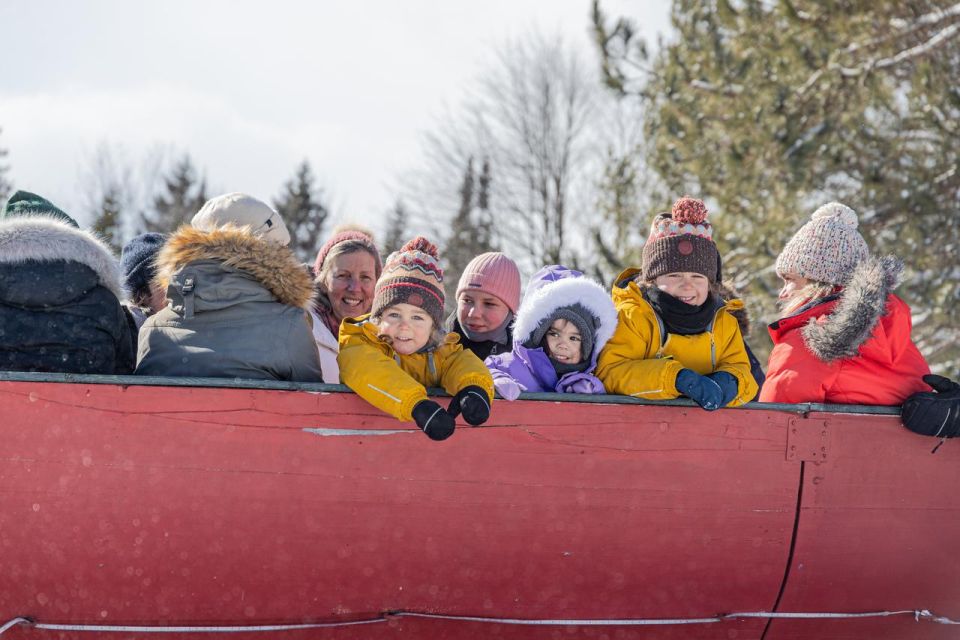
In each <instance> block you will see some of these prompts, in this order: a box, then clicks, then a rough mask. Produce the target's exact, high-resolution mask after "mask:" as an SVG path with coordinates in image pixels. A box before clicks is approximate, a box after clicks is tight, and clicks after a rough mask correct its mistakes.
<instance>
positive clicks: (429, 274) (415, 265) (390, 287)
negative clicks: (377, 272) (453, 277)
mask: <svg viewBox="0 0 960 640" xmlns="http://www.w3.org/2000/svg"><path fill="white" fill-rule="evenodd" d="M403 302H405V303H407V304H412V305H413V306H415V307H420V308H421V309H423V310H424V311H426V312H427V313H428V314H429V315H430V317H431V318H432V319H433V326H434V328H437V327H440V326H441V325H442V324H443V269H441V268H440V254H439V251H438V250H437V247H436V245H434V244H433V243H431V242H430V241H429V240H427V239H426V238H424V237H423V236H417V237H416V238H414V239H413V240H411V241H410V242H408V243H407V244H405V245H403V246H402V247H401V248H400V250H399V251H396V252H394V253H391V254H390V257H388V258H387V261H386V262H385V263H384V265H383V274H382V275H381V276H380V279H379V280H377V285H376V288H375V289H374V291H373V308H372V309H371V310H370V317H371V318H374V319H377V318H379V317H380V316H381V314H382V313H383V311H384V310H385V309H387V308H388V307H391V306H393V305H395V304H400V303H403Z"/></svg>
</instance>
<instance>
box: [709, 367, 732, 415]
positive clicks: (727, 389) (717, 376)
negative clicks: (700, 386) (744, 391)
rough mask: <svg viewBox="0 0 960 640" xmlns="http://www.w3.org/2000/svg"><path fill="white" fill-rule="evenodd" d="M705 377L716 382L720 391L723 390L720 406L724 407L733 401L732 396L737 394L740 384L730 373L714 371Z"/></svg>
mask: <svg viewBox="0 0 960 640" xmlns="http://www.w3.org/2000/svg"><path fill="white" fill-rule="evenodd" d="M707 377H708V378H710V379H711V380H713V381H714V382H716V383H717V386H719V387H720V391H722V392H723V403H722V405H721V406H724V407H725V406H727V405H728V404H730V403H731V402H733V400H734V398H736V397H737V394H739V393H740V384H739V383H738V382H737V379H736V378H734V377H733V374H731V373H727V372H726V371H715V372H713V373H711V374H710V375H708V376H707Z"/></svg>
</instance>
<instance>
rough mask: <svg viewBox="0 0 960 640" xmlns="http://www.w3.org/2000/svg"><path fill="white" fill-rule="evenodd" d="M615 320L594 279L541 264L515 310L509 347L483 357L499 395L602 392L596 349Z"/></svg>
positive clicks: (604, 342)
mask: <svg viewBox="0 0 960 640" xmlns="http://www.w3.org/2000/svg"><path fill="white" fill-rule="evenodd" d="M616 326H617V310H616V309H615V308H614V306H613V302H612V301H611V300H610V296H609V295H608V294H607V292H606V291H604V289H603V287H601V286H600V285H599V284H597V283H596V282H593V281H592V280H589V279H587V278H585V277H583V274H582V273H580V272H579V271H574V270H573V269H567V268H566V267H562V266H560V265H551V266H547V267H544V268H543V269H541V270H540V271H538V272H537V274H536V275H534V276H533V278H532V279H531V280H530V284H529V285H528V286H527V293H526V295H525V296H524V298H523V302H522V303H521V304H520V308H519V309H518V310H517V320H516V324H515V325H514V333H513V350H512V351H511V352H510V353H506V354H501V355H494V356H490V357H489V358H487V359H486V360H485V363H486V365H487V367H489V369H490V371H491V373H492V374H493V381H494V385H495V386H496V388H497V391H498V392H499V393H500V395H501V396H503V397H504V398H506V399H507V400H515V399H516V398H517V397H518V396H519V395H520V393H521V392H523V391H534V392H536V391H556V392H559V393H604V388H603V384H602V383H601V382H600V380H599V379H598V378H597V377H596V376H595V375H593V371H594V368H595V367H596V364H597V354H598V353H599V352H600V349H602V348H603V345H604V344H606V342H607V340H609V339H610V336H612V335H613V332H614V329H615V328H616Z"/></svg>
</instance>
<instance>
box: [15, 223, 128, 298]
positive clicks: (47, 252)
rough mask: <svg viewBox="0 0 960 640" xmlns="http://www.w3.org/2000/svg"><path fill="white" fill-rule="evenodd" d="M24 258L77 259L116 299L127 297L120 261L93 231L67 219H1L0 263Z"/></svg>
mask: <svg viewBox="0 0 960 640" xmlns="http://www.w3.org/2000/svg"><path fill="white" fill-rule="evenodd" d="M27 260H37V261H39V262H54V261H56V260H72V261H74V262H79V263H81V264H84V265H86V266H88V267H90V268H91V269H93V271H94V273H96V274H97V277H98V278H99V279H100V284H102V285H103V286H104V287H106V288H107V289H109V290H110V291H112V292H113V294H114V295H115V296H117V299H118V300H126V299H127V293H126V291H125V290H124V287H123V278H122V276H121V275H120V264H119V262H118V261H117V259H116V258H115V257H114V255H113V252H112V251H110V248H109V247H107V245H106V244H104V243H103V242H102V241H101V240H100V239H99V238H97V237H96V236H95V235H93V234H92V233H89V232H86V231H81V230H80V229H75V228H73V227H72V226H70V225H69V224H67V223H66V222H62V221H60V220H56V219H54V218H48V217H44V216H25V217H19V218H11V219H7V220H4V221H3V222H0V262H2V263H7V264H17V263H21V262H26V261H27Z"/></svg>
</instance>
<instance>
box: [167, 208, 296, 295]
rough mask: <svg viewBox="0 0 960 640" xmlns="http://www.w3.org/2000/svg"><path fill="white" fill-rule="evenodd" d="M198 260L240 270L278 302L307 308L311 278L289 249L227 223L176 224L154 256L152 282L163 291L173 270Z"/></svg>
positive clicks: (174, 271)
mask: <svg viewBox="0 0 960 640" xmlns="http://www.w3.org/2000/svg"><path fill="white" fill-rule="evenodd" d="M198 260H214V261H217V262H221V263H223V265H224V266H227V267H230V268H232V269H238V270H240V271H244V272H245V273H248V274H250V275H251V276H252V277H253V278H254V279H256V280H257V281H258V282H260V283H261V284H262V285H263V286H264V287H266V288H267V290H268V291H270V293H271V294H273V296H274V297H275V298H276V299H277V300H278V301H279V302H281V303H283V304H286V305H289V306H293V307H299V308H302V309H309V308H310V301H311V298H312V297H313V280H312V278H311V277H310V274H309V273H308V272H307V271H306V270H305V269H304V268H303V265H301V264H300V262H298V261H297V259H296V258H295V257H294V255H293V252H292V251H290V249H288V248H287V247H285V246H282V245H279V244H276V243H274V242H269V241H267V240H263V239H262V238H258V237H256V236H254V235H251V234H250V233H249V232H248V231H245V230H244V229H241V228H238V227H234V226H231V225H226V226H222V227H217V228H216V229H213V230H211V231H202V230H200V229H194V228H193V227H190V226H182V227H180V228H179V229H178V230H177V231H176V232H175V233H174V234H173V235H172V236H171V237H170V239H169V240H168V241H167V243H166V245H165V246H164V247H163V249H161V251H160V253H159V255H158V256H157V261H156V262H157V276H156V282H157V283H158V284H159V285H160V286H162V287H163V289H164V290H166V289H167V286H168V284H169V283H170V278H171V277H172V276H173V274H174V273H176V272H177V271H179V270H180V269H182V268H183V267H185V266H186V265H188V264H189V263H191V262H196V261H198Z"/></svg>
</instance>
